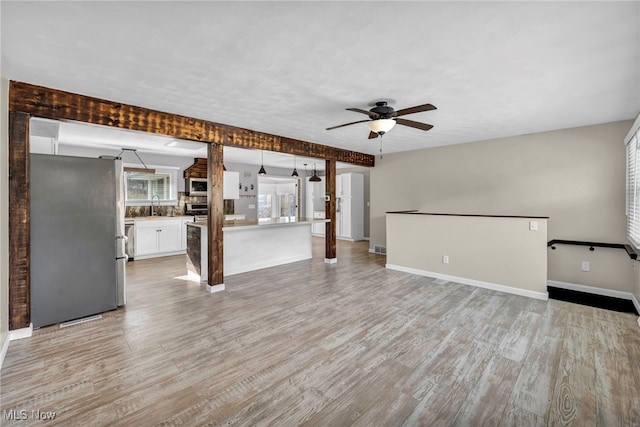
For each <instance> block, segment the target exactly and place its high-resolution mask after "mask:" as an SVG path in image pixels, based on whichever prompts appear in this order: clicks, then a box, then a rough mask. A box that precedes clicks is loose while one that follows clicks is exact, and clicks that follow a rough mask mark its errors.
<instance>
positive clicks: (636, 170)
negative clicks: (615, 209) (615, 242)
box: [625, 117, 640, 249]
mask: <svg viewBox="0 0 640 427" xmlns="http://www.w3.org/2000/svg"><path fill="white" fill-rule="evenodd" d="M639 120H640V117H639V118H638V120H636V123H634V126H633V128H632V130H631V132H630V133H629V135H628V136H627V138H625V142H626V145H627V146H626V158H627V159H626V160H627V210H626V212H627V237H628V238H629V240H630V241H631V243H633V245H634V246H635V247H636V248H638V249H640V163H639V162H640V148H639V147H638V145H639V144H640V136H639V135H638V134H639V130H638V126H637V124H638V122H639Z"/></svg>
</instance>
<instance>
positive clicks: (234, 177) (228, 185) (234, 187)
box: [222, 171, 240, 200]
mask: <svg viewBox="0 0 640 427" xmlns="http://www.w3.org/2000/svg"><path fill="white" fill-rule="evenodd" d="M222 197H223V198H224V199H225V200H228V199H239V198H240V173H239V172H234V171H224V180H223V183H222Z"/></svg>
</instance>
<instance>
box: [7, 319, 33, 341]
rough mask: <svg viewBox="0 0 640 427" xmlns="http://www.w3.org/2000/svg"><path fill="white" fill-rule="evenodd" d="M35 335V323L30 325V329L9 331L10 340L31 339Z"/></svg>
mask: <svg viewBox="0 0 640 427" xmlns="http://www.w3.org/2000/svg"><path fill="white" fill-rule="evenodd" d="M32 335H33V323H30V324H29V327H28V328H20V329H14V330H13V331H9V340H10V341H15V340H21V339H23V338H31V336H32Z"/></svg>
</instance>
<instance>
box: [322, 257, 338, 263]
mask: <svg viewBox="0 0 640 427" xmlns="http://www.w3.org/2000/svg"><path fill="white" fill-rule="evenodd" d="M337 262H338V259H337V258H325V259H324V263H325V264H335V263H337Z"/></svg>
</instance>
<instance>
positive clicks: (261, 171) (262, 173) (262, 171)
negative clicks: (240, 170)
mask: <svg viewBox="0 0 640 427" xmlns="http://www.w3.org/2000/svg"><path fill="white" fill-rule="evenodd" d="M260 153H261V154H262V162H261V164H260V170H259V171H258V175H266V174H267V171H266V170H264V151H261V152H260Z"/></svg>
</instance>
